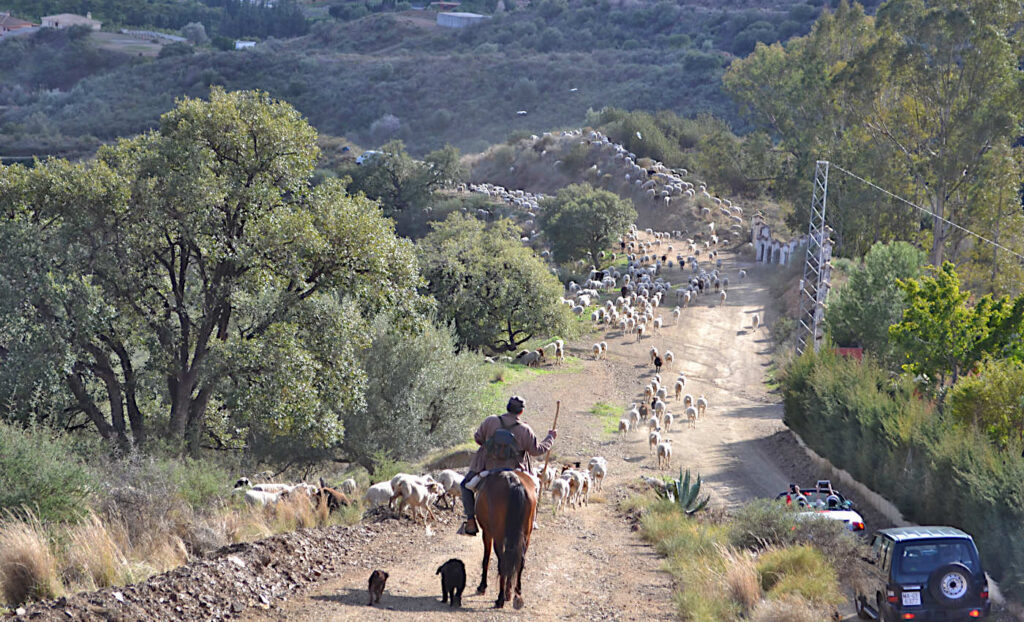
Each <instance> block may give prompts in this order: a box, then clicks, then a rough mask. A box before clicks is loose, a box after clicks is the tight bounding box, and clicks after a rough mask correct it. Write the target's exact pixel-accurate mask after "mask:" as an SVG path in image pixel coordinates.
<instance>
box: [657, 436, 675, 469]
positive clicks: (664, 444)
mask: <svg viewBox="0 0 1024 622" xmlns="http://www.w3.org/2000/svg"><path fill="white" fill-rule="evenodd" d="M671 466H672V439H670V438H666V439H665V440H663V441H661V442H660V443H658V468H659V469H667V468H669V467H671Z"/></svg>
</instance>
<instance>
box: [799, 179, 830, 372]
mask: <svg viewBox="0 0 1024 622" xmlns="http://www.w3.org/2000/svg"><path fill="white" fill-rule="evenodd" d="M827 199H828V161H827V160H818V162H817V164H816V165H815V167H814V192H813V193H812V195H811V223H810V227H809V230H808V232H807V259H806V260H805V261H804V278H803V279H801V280H800V326H799V327H797V330H798V331H799V332H798V335H797V340H796V351H797V354H803V352H804V350H806V349H807V343H808V341H810V342H811V344H812V346H813V348H814V351H815V352H817V351H818V348H820V347H821V341H822V339H823V338H824V329H823V326H822V325H823V317H824V314H825V299H826V298H827V297H828V288H829V285H830V283H829V281H830V279H831V272H832V268H831V263H830V260H831V258H832V241H831V240H830V239H829V237H828V235H829V232H830V231H831V228H829V227H828V226H827V225H826V224H825V204H826V201H827Z"/></svg>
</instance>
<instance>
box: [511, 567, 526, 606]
mask: <svg viewBox="0 0 1024 622" xmlns="http://www.w3.org/2000/svg"><path fill="white" fill-rule="evenodd" d="M525 565H526V556H525V555H524V556H523V560H522V561H521V562H519V572H517V573H516V596H515V598H513V599H512V607H513V608H515V609H522V608H523V566H525Z"/></svg>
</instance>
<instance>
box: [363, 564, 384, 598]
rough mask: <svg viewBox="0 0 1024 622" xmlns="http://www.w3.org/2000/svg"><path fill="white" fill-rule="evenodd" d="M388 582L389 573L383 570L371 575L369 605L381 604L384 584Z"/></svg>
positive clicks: (375, 571)
mask: <svg viewBox="0 0 1024 622" xmlns="http://www.w3.org/2000/svg"><path fill="white" fill-rule="evenodd" d="M387 582H388V573H386V572H384V571H383V570H374V571H373V574H371V575H370V587H369V592H370V602H368V603H366V604H367V605H373V603H374V601H375V600H376V602H378V603H379V602H380V597H381V594H383V593H384V584H385V583H387Z"/></svg>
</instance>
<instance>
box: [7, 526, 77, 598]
mask: <svg viewBox="0 0 1024 622" xmlns="http://www.w3.org/2000/svg"><path fill="white" fill-rule="evenodd" d="M0 589H2V593H3V598H4V601H5V602H7V603H8V604H11V605H19V604H21V603H24V602H25V601H27V600H30V599H43V598H55V597H57V596H59V595H60V594H61V592H62V591H63V586H62V585H61V582H60V576H59V574H58V571H57V560H56V558H55V557H54V555H53V553H52V552H51V551H50V547H49V542H48V539H47V537H46V533H45V531H44V530H43V526H42V525H41V524H40V523H39V521H38V520H37V519H36V518H35V516H33V515H32V514H31V513H29V514H28V517H27V519H26V520H18V519H16V518H15V517H14V516H13V515H11V514H8V515H7V517H6V520H5V522H4V523H3V524H2V525H0Z"/></svg>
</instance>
